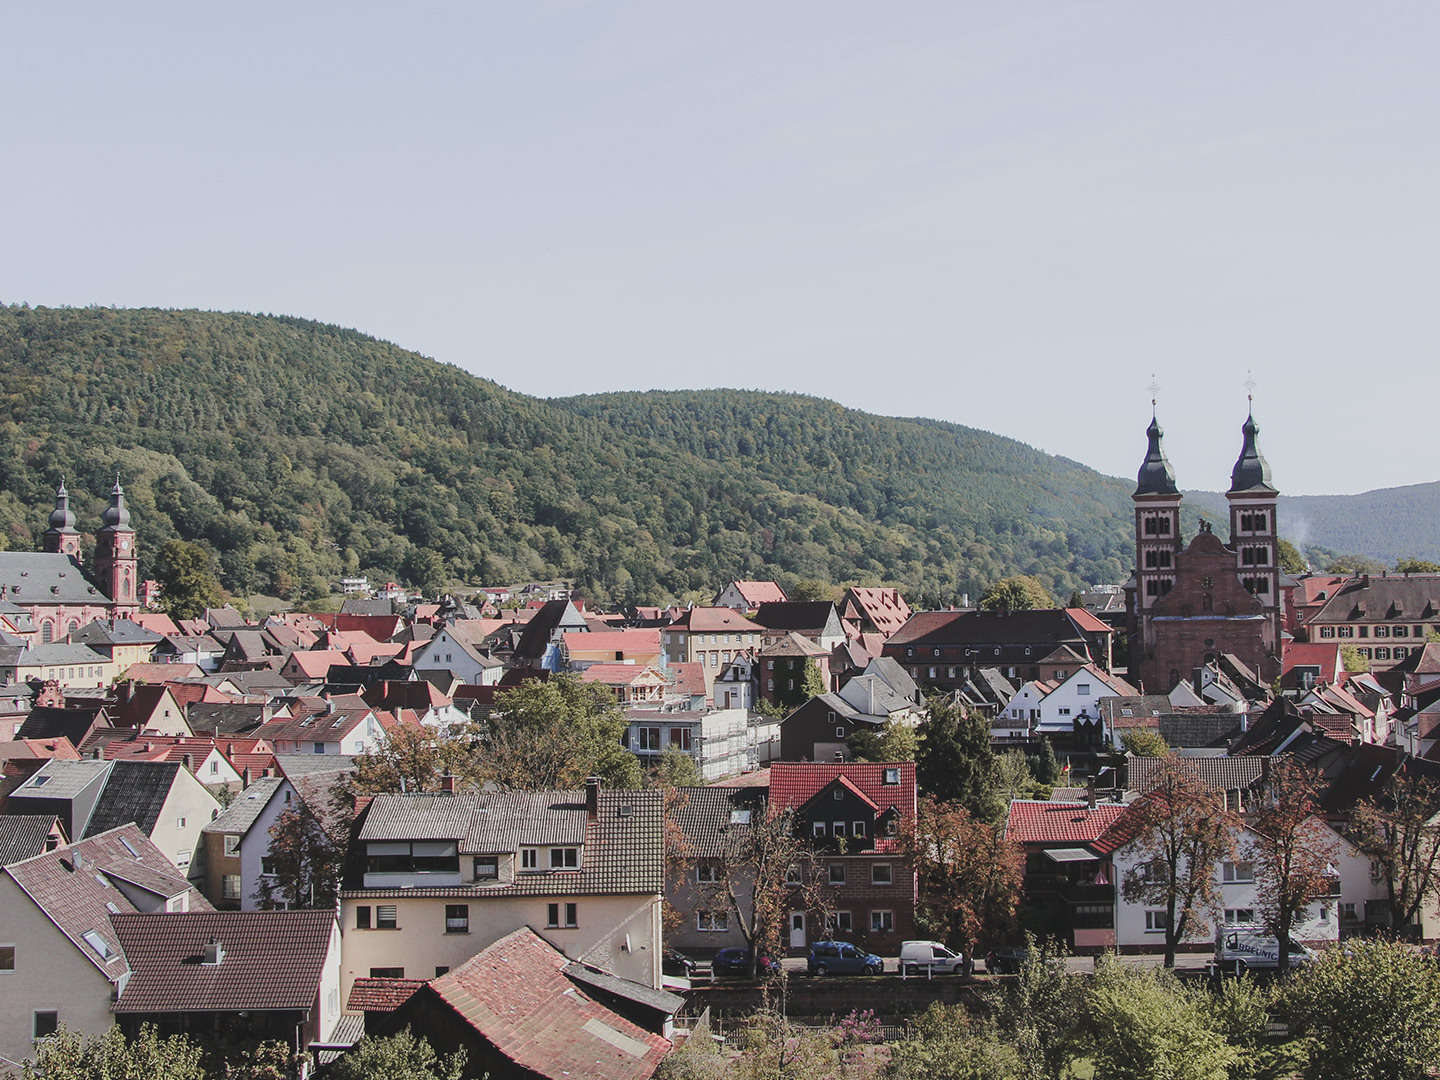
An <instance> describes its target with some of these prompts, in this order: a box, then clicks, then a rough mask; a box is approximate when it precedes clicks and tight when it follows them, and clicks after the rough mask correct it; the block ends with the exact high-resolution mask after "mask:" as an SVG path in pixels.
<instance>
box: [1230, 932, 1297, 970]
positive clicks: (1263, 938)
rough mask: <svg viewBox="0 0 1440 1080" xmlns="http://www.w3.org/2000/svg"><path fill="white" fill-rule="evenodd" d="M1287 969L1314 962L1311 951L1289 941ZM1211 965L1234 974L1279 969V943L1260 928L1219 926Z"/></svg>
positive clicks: (1292, 939) (1274, 937) (1293, 940)
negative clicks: (1288, 964)
mask: <svg viewBox="0 0 1440 1080" xmlns="http://www.w3.org/2000/svg"><path fill="white" fill-rule="evenodd" d="M1289 951H1290V966H1291V967H1302V966H1304V965H1305V964H1309V963H1312V962H1313V961H1314V960H1315V953H1314V951H1313V950H1311V949H1308V948H1306V947H1305V946H1304V945H1301V944H1300V942H1298V941H1296V940H1295V939H1294V938H1291V939H1290V950H1289ZM1215 963H1216V965H1217V966H1218V967H1219V968H1220V970H1221V971H1234V972H1236V973H1237V974H1238V973H1239V972H1242V971H1246V970H1252V971H1253V970H1255V969H1257V968H1278V967H1279V966H1280V941H1279V939H1278V938H1277V937H1276V936H1275V935H1274V934H1272V933H1271V932H1270V931H1269V930H1267V929H1266V928H1265V927H1263V926H1222V927H1219V928H1218V929H1217V930H1216V931H1215Z"/></svg>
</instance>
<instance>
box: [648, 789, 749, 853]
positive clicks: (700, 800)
mask: <svg viewBox="0 0 1440 1080" xmlns="http://www.w3.org/2000/svg"><path fill="white" fill-rule="evenodd" d="M765 795H766V789H764V788H722V787H684V788H676V789H675V797H674V800H673V801H672V803H671V806H670V818H671V820H672V821H673V822H674V823H675V826H676V827H677V828H678V829H679V830H680V834H681V835H682V836H683V837H684V838H685V842H686V844H688V845H689V848H690V850H689V852H688V853H687V854H689V855H690V856H692V857H694V858H697V859H718V858H722V857H723V856H724V855H725V853H726V851H727V849H728V848H729V846H730V841H729V838H730V836H732V835H733V833H734V831H735V830H737V829H746V830H748V829H749V827H750V826H749V824H748V823H746V822H745V821H743V820H736V813H737V812H739V814H740V815H742V816H743V815H744V814H745V813H746V812H748V813H749V814H750V816H751V819H752V820H753V819H754V817H755V815H757V814H762V813H764V812H765V809H764V808H765Z"/></svg>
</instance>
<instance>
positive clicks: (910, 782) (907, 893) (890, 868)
mask: <svg viewBox="0 0 1440 1080" xmlns="http://www.w3.org/2000/svg"><path fill="white" fill-rule="evenodd" d="M769 805H770V812H771V813H772V814H774V813H779V812H782V811H785V810H793V811H794V812H795V816H796V821H797V827H798V828H799V829H801V830H802V832H803V834H804V835H805V836H807V837H809V838H810V844H811V845H812V847H813V849H814V851H815V860H816V863H817V865H818V866H819V867H821V868H823V869H822V870H821V871H820V872H821V874H822V875H823V876H822V883H823V887H824V888H825V890H826V891H827V893H828V896H829V898H830V899H829V903H828V905H827V908H828V910H826V911H824V912H821V911H816V910H808V911H807V910H802V909H801V908H802V905H799V904H797V906H796V907H795V908H794V909H792V910H791V911H789V912H788V913H787V920H786V927H787V944H788V945H789V947H790V949H791V950H792V951H798V950H803V949H805V948H806V947H807V946H808V945H809V943H810V942H811V941H815V940H819V939H822V938H826V937H830V936H832V935H833V936H835V937H837V938H840V939H843V940H847V941H855V942H858V943H860V944H863V945H864V946H865V947H866V948H868V949H870V950H871V951H872V952H878V953H880V954H881V955H882V956H885V955H894V954H895V953H898V952H899V949H900V942H901V941H904V940H906V939H909V938H913V937H915V936H916V926H915V889H916V886H915V872H914V869H913V868H912V867H911V865H910V864H909V862H908V861H907V860H906V859H905V858H904V857H903V855H902V854H901V849H900V837H901V836H902V835H903V834H904V832H905V830H906V829H908V828H911V827H913V825H914V821H915V815H916V810H917V799H916V788H915V763H914V762H911V761H906V762H889V763H871V762H845V763H843V764H830V763H821V762H791V761H777V762H775V763H774V764H773V765H771V766H770V804H769Z"/></svg>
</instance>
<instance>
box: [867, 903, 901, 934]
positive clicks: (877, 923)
mask: <svg viewBox="0 0 1440 1080" xmlns="http://www.w3.org/2000/svg"><path fill="white" fill-rule="evenodd" d="M894 930H895V912H893V911H891V910H890V909H889V908H878V909H877V910H875V911H872V912H870V932H871V933H872V934H889V933H893V932H894Z"/></svg>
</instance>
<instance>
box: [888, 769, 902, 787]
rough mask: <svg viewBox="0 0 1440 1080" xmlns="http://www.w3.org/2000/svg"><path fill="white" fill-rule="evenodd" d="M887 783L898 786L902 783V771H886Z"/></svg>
mask: <svg viewBox="0 0 1440 1080" xmlns="http://www.w3.org/2000/svg"><path fill="white" fill-rule="evenodd" d="M885 783H887V784H898V783H900V770H899V769H886V770H885Z"/></svg>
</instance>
